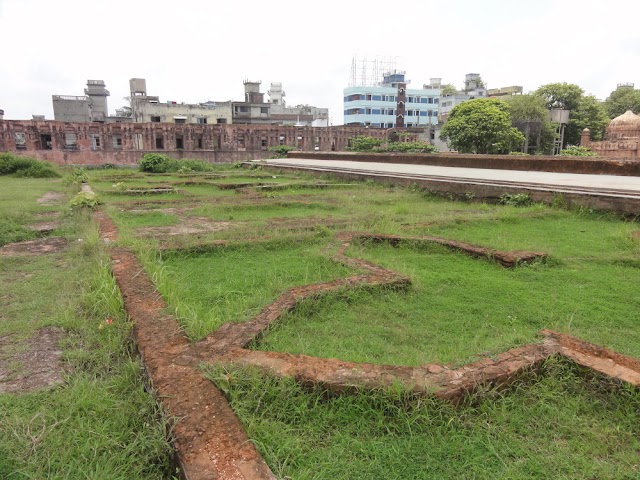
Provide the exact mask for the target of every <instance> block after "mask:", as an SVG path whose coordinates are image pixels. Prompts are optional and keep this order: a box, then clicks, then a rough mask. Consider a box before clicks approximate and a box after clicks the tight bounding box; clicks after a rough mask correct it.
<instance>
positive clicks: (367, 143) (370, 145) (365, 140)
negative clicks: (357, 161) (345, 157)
mask: <svg viewBox="0 0 640 480" xmlns="http://www.w3.org/2000/svg"><path fill="white" fill-rule="evenodd" d="M381 146H382V140H380V139H379V138H373V137H364V136H359V137H355V138H352V139H351V140H350V141H349V146H348V147H347V150H349V151H351V152H375V151H377V150H376V149H378V148H380V147H381Z"/></svg>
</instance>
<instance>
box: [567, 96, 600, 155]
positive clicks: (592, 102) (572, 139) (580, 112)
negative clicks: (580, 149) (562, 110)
mask: <svg viewBox="0 0 640 480" xmlns="http://www.w3.org/2000/svg"><path fill="white" fill-rule="evenodd" d="M609 120H610V119H609V116H608V115H607V112H606V110H605V108H604V106H603V105H602V103H601V102H599V101H598V99H597V98H596V97H594V96H593V95H587V96H585V97H582V99H581V100H580V103H579V104H578V106H577V108H575V109H574V110H572V111H571V113H570V114H569V125H568V126H567V131H566V132H565V140H566V142H565V143H566V144H567V145H579V144H580V135H581V134H582V130H584V129H585V128H588V129H589V130H591V139H592V140H602V138H603V137H604V131H605V129H606V128H607V125H609Z"/></svg>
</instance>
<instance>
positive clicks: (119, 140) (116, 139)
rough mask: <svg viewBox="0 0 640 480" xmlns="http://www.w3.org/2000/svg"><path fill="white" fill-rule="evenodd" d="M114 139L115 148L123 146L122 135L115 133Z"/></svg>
mask: <svg viewBox="0 0 640 480" xmlns="http://www.w3.org/2000/svg"><path fill="white" fill-rule="evenodd" d="M112 141H113V148H114V149H116V150H119V149H121V148H122V137H121V136H120V135H114V136H113V138H112Z"/></svg>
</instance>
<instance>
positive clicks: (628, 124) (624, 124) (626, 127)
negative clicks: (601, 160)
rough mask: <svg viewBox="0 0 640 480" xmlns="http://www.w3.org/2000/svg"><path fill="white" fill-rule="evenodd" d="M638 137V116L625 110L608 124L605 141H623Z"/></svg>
mask: <svg viewBox="0 0 640 480" xmlns="http://www.w3.org/2000/svg"><path fill="white" fill-rule="evenodd" d="M637 137H640V115H636V114H635V113H633V112H632V111H631V110H627V111H626V112H624V113H623V114H622V115H620V116H619V117H616V118H614V119H613V120H611V122H609V126H608V127H607V133H606V135H605V139H606V140H623V139H626V138H637Z"/></svg>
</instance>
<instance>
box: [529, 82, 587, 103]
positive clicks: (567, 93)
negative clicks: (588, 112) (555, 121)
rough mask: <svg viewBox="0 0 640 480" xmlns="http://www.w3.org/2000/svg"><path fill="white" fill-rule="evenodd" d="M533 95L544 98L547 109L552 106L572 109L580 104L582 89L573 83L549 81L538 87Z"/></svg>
mask: <svg viewBox="0 0 640 480" xmlns="http://www.w3.org/2000/svg"><path fill="white" fill-rule="evenodd" d="M534 95H537V96H539V97H542V98H543V99H544V103H545V107H546V108H547V109H548V110H551V109H554V108H560V109H564V110H574V109H576V108H577V107H578V105H579V104H580V100H581V99H582V97H583V95H584V90H583V89H582V88H580V87H579V86H578V85H575V84H573V83H566V82H565V83H550V84H548V85H543V86H541V87H540V88H538V89H537V90H536V91H535V92H534Z"/></svg>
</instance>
